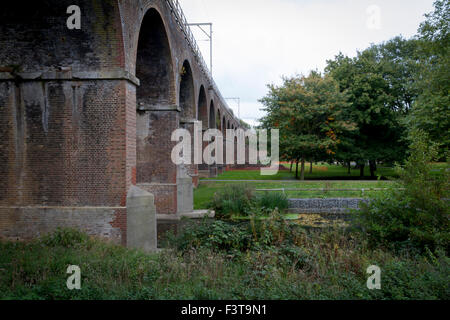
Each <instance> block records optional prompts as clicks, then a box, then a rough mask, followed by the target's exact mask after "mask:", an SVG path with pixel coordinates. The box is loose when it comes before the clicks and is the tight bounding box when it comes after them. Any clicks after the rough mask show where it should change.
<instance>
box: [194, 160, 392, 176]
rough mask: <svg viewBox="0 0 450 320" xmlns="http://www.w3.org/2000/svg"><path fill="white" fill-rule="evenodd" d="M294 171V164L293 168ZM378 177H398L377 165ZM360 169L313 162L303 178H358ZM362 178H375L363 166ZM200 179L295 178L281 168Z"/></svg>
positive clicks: (245, 171) (238, 172) (225, 173)
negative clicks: (268, 172) (265, 173)
mask: <svg viewBox="0 0 450 320" xmlns="http://www.w3.org/2000/svg"><path fill="white" fill-rule="evenodd" d="M284 167H285V168H287V169H289V168H290V165H289V164H284ZM308 167H309V165H308ZM292 171H295V165H294V166H293V170H292ZM377 174H378V177H380V178H381V179H383V180H386V179H392V178H396V177H398V175H397V173H396V172H395V170H394V168H393V167H383V166H379V167H378V170H377ZM359 175H360V170H359V169H358V168H351V170H350V173H349V172H348V168H346V167H344V166H339V165H330V164H327V163H322V164H320V163H319V164H313V170H312V172H310V171H309V168H308V170H307V171H306V172H305V180H355V179H359ZM364 179H367V180H375V179H371V178H370V171H369V168H365V176H364ZM202 180H296V179H295V172H290V171H288V170H281V171H279V172H278V174H276V175H273V176H262V175H261V172H260V171H259V170H236V171H226V172H224V173H223V174H221V175H220V176H219V177H217V178H210V179H202Z"/></svg>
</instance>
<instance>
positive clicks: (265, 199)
mask: <svg viewBox="0 0 450 320" xmlns="http://www.w3.org/2000/svg"><path fill="white" fill-rule="evenodd" d="M256 203H257V205H258V207H260V208H265V209H270V210H275V209H278V210H280V211H284V210H286V209H287V208H288V207H289V202H288V198H287V196H286V194H284V193H279V192H271V193H270V192H267V191H266V192H265V193H264V195H260V196H258V197H257V202H256Z"/></svg>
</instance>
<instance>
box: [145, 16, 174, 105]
mask: <svg viewBox="0 0 450 320" xmlns="http://www.w3.org/2000/svg"><path fill="white" fill-rule="evenodd" d="M136 77H137V78H138V79H139V80H140V86H139V87H138V88H137V89H136V100H137V103H138V107H139V109H146V108H148V107H155V106H161V105H169V104H173V102H174V101H173V100H174V99H173V96H174V95H173V92H172V91H173V87H174V86H173V83H174V76H173V63H172V55H171V49H170V45H169V39H168V35H167V32H166V28H165V26H164V22H163V20H162V18H161V15H160V14H159V12H158V11H157V10H156V9H153V8H152V9H149V10H148V11H147V12H146V14H145V16H144V18H143V20H142V24H141V28H140V31H139V40H138V46H137V54H136Z"/></svg>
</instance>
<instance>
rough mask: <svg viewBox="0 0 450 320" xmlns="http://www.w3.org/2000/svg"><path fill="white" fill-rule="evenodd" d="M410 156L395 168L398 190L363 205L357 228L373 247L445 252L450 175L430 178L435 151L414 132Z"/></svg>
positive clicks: (449, 237) (449, 240)
mask: <svg viewBox="0 0 450 320" xmlns="http://www.w3.org/2000/svg"><path fill="white" fill-rule="evenodd" d="M413 137H414V139H413V142H412V144H411V155H410V157H409V158H408V160H407V161H406V163H405V166H404V167H403V168H398V171H399V175H400V181H399V182H400V186H402V187H403V188H404V190H401V191H398V190H391V191H388V192H386V193H383V194H381V195H380V196H378V197H376V198H375V199H373V200H372V201H371V202H370V203H369V204H368V205H364V206H363V208H362V211H361V212H360V213H357V214H356V218H355V222H356V225H357V226H358V228H360V229H361V230H362V231H363V232H365V233H366V234H367V236H368V240H369V242H370V244H371V245H372V246H376V245H383V246H386V247H393V248H396V249H399V248H404V247H405V246H406V247H409V246H412V247H415V248H417V249H419V250H420V251H424V250H425V249H426V248H429V249H431V250H435V249H437V248H439V247H440V248H444V249H445V250H446V251H447V252H448V250H449V243H450V228H449V227H450V226H449V219H448V214H449V205H448V200H446V199H445V197H446V196H448V190H449V175H448V172H445V171H444V172H442V173H441V174H439V175H435V174H432V172H431V171H432V170H431V166H430V165H429V163H430V161H432V160H433V159H434V158H435V156H436V155H437V148H436V147H435V146H433V145H431V144H430V143H428V139H427V136H426V135H425V134H424V133H423V132H415V133H414V135H413Z"/></svg>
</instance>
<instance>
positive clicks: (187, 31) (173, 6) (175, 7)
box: [166, 0, 234, 116]
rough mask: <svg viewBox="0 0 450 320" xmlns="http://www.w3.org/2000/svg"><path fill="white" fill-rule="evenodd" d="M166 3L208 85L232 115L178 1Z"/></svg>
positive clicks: (168, 0)
mask: <svg viewBox="0 0 450 320" xmlns="http://www.w3.org/2000/svg"><path fill="white" fill-rule="evenodd" d="M166 3H167V5H168V6H169V9H170V11H171V12H172V14H173V15H174V17H175V20H176V22H177V24H178V26H179V27H180V29H181V31H182V32H183V33H184V37H185V39H186V41H187V43H188V45H189V47H190V48H191V50H192V52H193V53H194V56H195V58H196V59H197V63H198V64H199V66H200V69H202V71H203V73H204V74H205V76H206V77H207V78H208V81H209V83H210V85H211V86H212V87H213V88H214V90H215V91H216V94H217V95H218V96H219V98H220V100H221V102H222V104H223V105H224V107H225V108H226V109H227V110H228V112H230V113H231V114H232V115H233V116H234V113H233V110H231V109H230V107H229V106H228V104H227V102H226V101H225V99H224V98H223V97H222V94H221V93H220V91H219V88H218V87H217V85H216V83H215V82H214V79H213V77H212V74H211V72H210V70H209V69H208V67H207V64H206V62H205V59H203V55H202V53H201V51H200V48H199V46H198V44H197V41H196V40H195V37H194V34H193V33H192V30H191V28H190V27H189V25H188V21H187V19H186V16H185V15H184V12H183V9H182V8H181V5H180V2H179V1H178V0H166Z"/></svg>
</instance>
